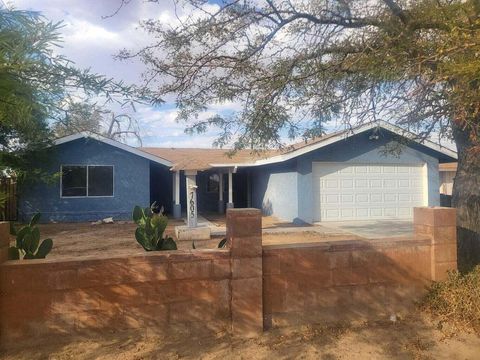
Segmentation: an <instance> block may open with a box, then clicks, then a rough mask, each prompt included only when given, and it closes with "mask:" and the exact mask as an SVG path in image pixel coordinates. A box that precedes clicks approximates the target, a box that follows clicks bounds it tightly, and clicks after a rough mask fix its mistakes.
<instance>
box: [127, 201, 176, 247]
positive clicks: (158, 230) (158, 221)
mask: <svg viewBox="0 0 480 360" xmlns="http://www.w3.org/2000/svg"><path fill="white" fill-rule="evenodd" d="M152 209H153V210H154V211H152ZM156 209H157V206H156V204H155V203H153V204H152V206H151V207H149V208H145V209H142V208H141V207H140V206H135V208H134V209H133V214H132V217H133V221H134V222H135V224H137V229H136V230H135V239H136V240H137V242H138V243H139V244H140V245H141V246H142V247H143V248H144V249H145V250H146V251H161V250H177V244H176V243H175V241H174V240H173V239H172V238H171V237H167V238H163V233H164V232H165V229H166V228H167V224H168V218H167V217H166V216H165V215H163V214H162V213H161V212H157V211H156Z"/></svg>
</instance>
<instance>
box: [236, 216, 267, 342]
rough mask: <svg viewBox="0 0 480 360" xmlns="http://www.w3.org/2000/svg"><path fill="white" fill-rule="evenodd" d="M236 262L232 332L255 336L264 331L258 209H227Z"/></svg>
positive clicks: (260, 218) (260, 219)
mask: <svg viewBox="0 0 480 360" xmlns="http://www.w3.org/2000/svg"><path fill="white" fill-rule="evenodd" d="M227 239H228V242H229V246H230V251H231V262H232V280H231V290H232V303H231V306H232V307H231V309H232V333H233V334H234V335H239V336H242V337H253V336H256V335H258V334H259V333H261V332H262V331H263V299H262V275H263V274H262V216H261V213H260V210H258V209H227Z"/></svg>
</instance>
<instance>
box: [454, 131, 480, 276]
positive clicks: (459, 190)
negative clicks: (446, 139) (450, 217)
mask: <svg viewBox="0 0 480 360" xmlns="http://www.w3.org/2000/svg"><path fill="white" fill-rule="evenodd" d="M469 135H470V133H469V131H468V130H463V129H460V128H459V127H457V126H455V125H454V126H453V137H454V139H455V143H456V145H457V152H458V169H457V174H456V175H455V180H454V182H453V198H452V206H454V207H456V208H457V236H458V266H459V269H460V270H461V271H468V270H470V269H471V268H472V267H473V266H474V265H476V264H480V154H478V153H477V152H476V151H473V148H474V145H475V144H473V142H472V140H471V139H470V136H469Z"/></svg>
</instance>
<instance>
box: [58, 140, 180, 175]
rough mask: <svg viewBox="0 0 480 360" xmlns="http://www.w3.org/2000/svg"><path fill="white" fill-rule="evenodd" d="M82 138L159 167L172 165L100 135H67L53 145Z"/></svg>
mask: <svg viewBox="0 0 480 360" xmlns="http://www.w3.org/2000/svg"><path fill="white" fill-rule="evenodd" d="M82 138H91V139H95V140H98V141H100V142H103V143H104V144H108V145H111V146H114V147H116V148H118V149H122V150H124V151H126V152H129V153H131V154H135V155H137V156H140V157H143V158H145V159H148V160H151V161H153V162H155V163H157V164H161V165H165V166H168V167H172V166H173V163H172V162H170V161H168V160H167V159H164V158H161V157H159V156H155V155H152V154H149V153H147V152H145V151H142V150H138V149H136V148H134V147H132V146H129V145H126V144H123V143H121V142H119V141H115V140H112V139H109V138H106V137H104V136H101V135H98V134H94V133H88V132H80V133H77V134H73V135H69V136H65V137H62V138H60V139H57V140H55V141H54V144H55V145H60V144H65V143H67V142H70V141H74V140H78V139H82Z"/></svg>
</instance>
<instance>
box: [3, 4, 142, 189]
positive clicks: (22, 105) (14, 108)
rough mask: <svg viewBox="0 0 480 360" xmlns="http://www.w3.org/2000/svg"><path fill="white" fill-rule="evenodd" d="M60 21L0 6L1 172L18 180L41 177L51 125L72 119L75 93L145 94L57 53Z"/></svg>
mask: <svg viewBox="0 0 480 360" xmlns="http://www.w3.org/2000/svg"><path fill="white" fill-rule="evenodd" d="M60 27H61V24H60V23H52V22H49V21H48V20H47V19H45V18H44V17H43V16H41V15H40V14H39V13H36V12H31V11H15V10H8V9H0V60H1V61H0V173H2V172H13V173H15V175H16V176H17V177H18V178H19V180H27V178H31V179H39V178H45V176H44V175H46V174H44V173H43V171H42V169H41V168H40V167H39V165H40V164H43V163H45V161H46V159H48V157H47V156H45V155H46V153H48V151H49V147H48V145H49V144H50V142H51V140H52V138H53V131H52V128H51V126H50V125H51V124H55V123H56V122H59V121H63V122H64V121H65V120H67V121H70V120H69V110H70V109H69V108H68V106H69V104H70V103H71V102H72V100H71V99H72V98H73V97H75V98H78V97H83V98H85V99H88V98H90V97H103V98H104V99H105V101H106V102H109V101H110V102H111V101H117V102H121V103H123V102H129V101H137V100H142V99H146V98H147V97H146V95H145V96H144V93H142V92H140V91H137V89H136V88H135V87H134V86H128V85H125V84H124V83H123V82H121V81H120V82H117V81H114V80H113V79H108V78H106V77H104V76H101V75H97V74H94V73H92V72H91V71H90V70H81V69H77V68H76V67H75V66H74V64H73V63H72V62H70V61H69V60H68V59H66V58H65V57H63V56H61V55H57V54H56V53H55V51H54V49H55V47H57V46H58V44H59V42H60V40H61V38H60V36H59V28H60ZM72 116H73V115H72ZM70 119H71V117H70ZM45 179H46V178H45Z"/></svg>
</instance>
